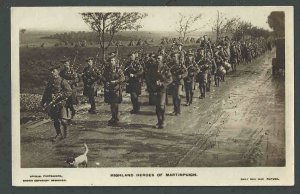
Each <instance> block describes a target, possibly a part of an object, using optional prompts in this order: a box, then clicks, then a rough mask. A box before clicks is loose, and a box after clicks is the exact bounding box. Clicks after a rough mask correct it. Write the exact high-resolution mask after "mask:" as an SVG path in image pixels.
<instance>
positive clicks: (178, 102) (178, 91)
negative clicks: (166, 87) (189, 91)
mask: <svg viewBox="0 0 300 194" xmlns="http://www.w3.org/2000/svg"><path fill="white" fill-rule="evenodd" d="M182 89H183V85H179V86H178V87H177V114H180V113H181V111H180V104H181V96H180V93H181V91H182Z"/></svg>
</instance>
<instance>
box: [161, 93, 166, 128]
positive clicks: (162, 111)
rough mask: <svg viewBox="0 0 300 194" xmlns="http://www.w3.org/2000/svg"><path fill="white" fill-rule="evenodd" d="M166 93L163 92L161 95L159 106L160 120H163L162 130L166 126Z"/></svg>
mask: <svg viewBox="0 0 300 194" xmlns="http://www.w3.org/2000/svg"><path fill="white" fill-rule="evenodd" d="M165 100H166V93H165V92H163V93H161V95H160V100H159V105H160V107H159V108H160V110H159V111H160V118H161V128H163V127H164V126H165V107H166V101H165Z"/></svg>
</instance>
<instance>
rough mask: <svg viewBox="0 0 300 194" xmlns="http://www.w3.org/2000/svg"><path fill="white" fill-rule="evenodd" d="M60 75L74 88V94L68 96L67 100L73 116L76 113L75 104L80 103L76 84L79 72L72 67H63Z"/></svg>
mask: <svg viewBox="0 0 300 194" xmlns="http://www.w3.org/2000/svg"><path fill="white" fill-rule="evenodd" d="M59 75H60V77H62V78H63V79H65V80H66V81H67V82H68V83H69V85H70V86H71V88H72V95H71V96H70V98H68V100H67V106H68V107H69V108H70V110H71V111H72V116H74V115H75V109H74V106H73V105H74V104H78V100H77V95H76V86H77V84H78V82H79V78H78V75H77V73H76V72H75V71H74V69H72V68H70V69H66V68H64V69H62V70H61V71H60V72H59Z"/></svg>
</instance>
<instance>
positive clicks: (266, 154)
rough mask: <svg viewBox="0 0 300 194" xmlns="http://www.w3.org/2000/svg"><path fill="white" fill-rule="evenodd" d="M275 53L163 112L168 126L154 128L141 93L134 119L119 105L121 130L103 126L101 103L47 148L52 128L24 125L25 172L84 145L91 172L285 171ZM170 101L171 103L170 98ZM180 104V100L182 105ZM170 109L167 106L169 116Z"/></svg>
mask: <svg viewBox="0 0 300 194" xmlns="http://www.w3.org/2000/svg"><path fill="white" fill-rule="evenodd" d="M272 57H274V52H272V53H267V54H265V55H264V56H261V57H260V58H258V59H256V60H254V61H253V62H252V63H251V64H248V65H246V64H242V65H239V66H238V71H237V72H235V73H231V74H230V75H228V76H227V77H226V81H225V82H221V86H220V87H212V89H211V92H210V93H208V95H207V97H206V98H205V99H198V96H199V91H198V90H196V91H195V93H196V94H195V96H194V100H193V104H192V105H191V106H189V107H186V106H184V105H182V114H181V115H180V116H170V114H168V113H167V116H166V121H167V127H166V128H165V129H153V128H152V127H153V125H154V124H155V123H156V122H157V120H156V115H155V107H154V106H148V105H147V93H144V94H143V96H142V99H141V100H142V107H141V113H140V114H139V115H131V114H129V111H130V110H131V104H130V100H129V98H125V100H124V102H123V104H122V105H121V108H120V110H121V115H120V118H121V122H120V125H119V126H118V127H109V126H107V121H108V120H109V119H110V112H109V106H108V105H107V104H104V103H103V102H102V101H103V99H102V98H99V99H98V106H97V109H98V113H97V115H90V114H87V113H84V114H81V115H77V116H76V117H75V120H74V122H75V124H74V125H72V126H71V129H70V132H69V136H68V138H67V139H65V140H62V141H60V142H56V143H52V142H51V141H50V138H51V137H52V136H53V135H54V129H53V127H52V123H51V122H50V123H46V124H43V125H41V126H39V127H36V128H31V129H27V128H26V126H25V125H22V126H21V165H22V167H47V168H49V167H66V166H67V165H66V164H65V162H64V161H65V159H66V158H67V157H68V156H72V155H74V156H77V155H80V154H82V153H83V152H84V146H83V143H85V142H86V143H87V145H88V147H89V153H88V158H89V167H176V166H192V167H210V166H211V167H221V166H226V167H228V166H234V167H237V166H284V165H285V129H284V110H285V106H284V102H285V94H284V88H285V87H284V79H281V80H279V79H274V78H273V77H272V75H271V59H272ZM170 99H171V98H170ZM184 101H185V100H182V104H183V103H184ZM172 109H173V107H172V105H171V103H170V105H169V106H167V112H171V111H172Z"/></svg>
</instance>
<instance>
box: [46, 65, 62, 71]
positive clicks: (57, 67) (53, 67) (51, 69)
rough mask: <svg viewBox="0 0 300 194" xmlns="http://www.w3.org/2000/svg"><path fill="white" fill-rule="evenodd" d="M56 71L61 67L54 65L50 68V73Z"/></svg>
mask: <svg viewBox="0 0 300 194" xmlns="http://www.w3.org/2000/svg"><path fill="white" fill-rule="evenodd" d="M54 69H57V70H58V69H60V66H59V65H52V66H50V67H49V68H48V70H49V71H53V70H54Z"/></svg>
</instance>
